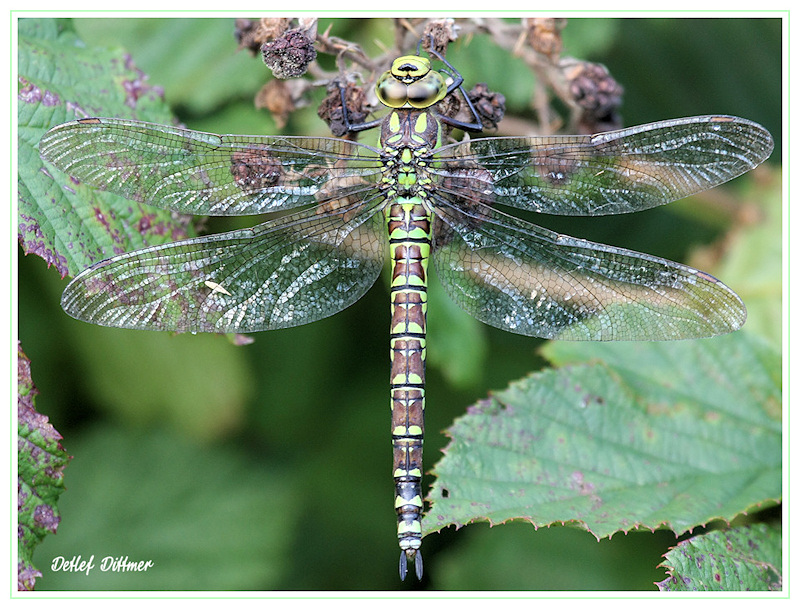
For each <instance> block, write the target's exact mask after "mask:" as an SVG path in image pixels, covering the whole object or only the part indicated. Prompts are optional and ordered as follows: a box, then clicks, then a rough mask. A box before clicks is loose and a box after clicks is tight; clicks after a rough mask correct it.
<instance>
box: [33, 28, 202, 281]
mask: <svg viewBox="0 0 800 609" xmlns="http://www.w3.org/2000/svg"><path fill="white" fill-rule="evenodd" d="M17 96H18V100H19V105H18V108H19V111H18V122H19V140H18V147H19V176H18V194H19V218H18V224H19V231H18V237H19V242H20V244H21V245H22V248H23V250H24V251H25V253H26V254H36V255H38V256H40V257H42V258H43V259H44V260H45V261H46V262H47V263H48V265H54V266H55V267H56V268H57V269H58V271H59V272H60V273H61V275H62V277H63V276H66V275H75V274H76V273H77V272H78V271H81V270H82V269H83V268H85V267H87V266H89V265H90V264H92V263H94V262H98V261H100V260H102V259H104V258H108V257H110V256H113V255H115V254H119V253H122V252H124V251H130V250H132V249H136V248H140V247H144V246H147V245H155V244H159V243H165V242H168V241H174V240H175V239H178V238H181V237H185V236H187V232H188V231H189V230H190V228H189V227H188V226H187V225H186V224H185V223H183V222H181V221H176V220H175V219H173V217H172V214H171V212H169V211H166V210H158V209H155V208H153V207H150V206H147V205H141V204H139V203H135V202H132V201H128V200H125V199H122V198H121V197H118V196H114V195H111V194H109V193H107V192H102V191H99V190H97V189H94V188H89V187H87V186H84V185H82V184H81V183H80V182H79V181H78V180H75V179H73V178H70V177H69V176H66V175H64V174H63V173H61V172H59V171H57V170H56V169H54V168H53V167H51V166H45V165H44V164H43V163H42V161H41V159H40V158H39V151H38V144H39V140H40V139H41V137H42V136H43V135H44V134H45V132H46V131H47V130H48V129H50V128H51V127H54V126H55V125H58V124H60V123H63V122H66V121H68V120H72V119H75V118H82V117H86V116H112V117H125V118H136V119H139V120H145V121H151V122H158V123H170V122H172V116H171V114H170V112H169V109H168V108H167V105H166V104H165V102H164V100H163V99H162V92H161V90H160V89H159V88H158V87H153V86H151V85H149V84H148V83H147V77H146V76H145V75H144V74H143V73H142V72H141V71H140V70H138V69H137V68H136V66H135V65H134V64H133V62H132V60H131V58H130V56H128V55H126V54H125V53H124V52H123V51H121V50H119V49H117V50H108V49H97V48H87V47H86V46H85V45H83V44H82V43H81V41H80V40H79V39H78V38H77V36H76V35H75V33H74V32H73V31H72V30H71V28H70V26H69V25H68V22H64V21H57V20H51V19H24V20H21V21H20V22H19V81H18V89H17Z"/></svg>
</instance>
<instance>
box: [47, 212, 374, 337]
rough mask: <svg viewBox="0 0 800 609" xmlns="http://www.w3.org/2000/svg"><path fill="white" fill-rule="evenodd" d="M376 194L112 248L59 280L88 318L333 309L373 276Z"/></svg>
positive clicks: (283, 320) (231, 323)
mask: <svg viewBox="0 0 800 609" xmlns="http://www.w3.org/2000/svg"><path fill="white" fill-rule="evenodd" d="M379 204H380V200H379V199H377V198H376V199H374V200H373V201H371V202H369V203H366V204H364V205H360V206H359V207H358V208H357V211H355V210H346V209H338V210H334V211H330V212H328V213H326V214H320V213H319V212H318V210H314V209H311V210H304V211H302V212H298V213H295V214H292V215H289V216H286V217H283V218H280V219H277V220H274V221H270V222H265V223H263V224H260V225H258V226H256V227H254V228H251V229H244V230H236V231H232V232H228V233H223V234H218V235H209V236H205V237H200V238H196V239H189V240H186V241H179V242H176V243H169V244H166V245H161V246H157V247H150V248H146V249H141V250H138V251H134V252H130V253H127V254H123V255H120V256H116V257H114V258H111V259H109V260H105V261H102V262H100V263H98V264H95V265H94V266H91V267H89V268H88V269H86V270H85V271H83V272H82V273H80V274H79V275H78V276H77V277H76V278H75V279H73V280H72V282H71V283H70V284H69V285H68V286H67V288H66V290H65V291H64V294H63V296H62V298H61V305H62V307H63V308H64V310H65V311H66V312H67V313H68V314H69V315H71V316H72V317H75V318H76V319H81V320H84V321H88V322H90V323H95V324H100V325H104V326H114V327H119V328H137V329H145V330H171V331H178V332H187V331H188V332H255V331H259V330H273V329H276V328H288V327H291V326H297V325H301V324H305V323H310V322H312V321H315V320H317V319H321V318H323V317H327V316H329V315H333V314H334V313H337V312H338V311H341V310H342V309H344V308H346V307H348V306H350V305H351V304H353V303H354V302H355V301H357V300H358V299H359V298H360V297H361V296H362V295H363V294H364V292H366V290H367V289H368V288H369V287H370V286H371V285H372V284H373V283H374V282H375V279H376V278H377V276H378V274H379V273H380V270H381V268H382V266H383V262H384V260H385V256H386V241H387V237H386V229H385V227H384V226H383V223H382V220H383V214H381V213H379V211H377V209H379Z"/></svg>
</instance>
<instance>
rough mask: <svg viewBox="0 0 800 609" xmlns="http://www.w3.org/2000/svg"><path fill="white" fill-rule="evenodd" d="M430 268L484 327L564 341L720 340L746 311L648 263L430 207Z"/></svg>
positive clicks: (716, 286)
mask: <svg viewBox="0 0 800 609" xmlns="http://www.w3.org/2000/svg"><path fill="white" fill-rule="evenodd" d="M433 261H434V266H435V268H436V271H437V274H438V275H439V278H440V279H441V281H442V284H443V285H444V287H445V289H446V291H447V292H448V294H449V295H450V296H451V297H452V298H453V300H455V301H456V302H457V303H458V304H459V305H460V306H461V307H462V308H463V309H464V310H465V311H467V312H468V313H470V314H471V315H473V316H474V317H476V318H477V319H479V320H481V321H483V322H484V323H487V324H489V325H492V326H495V327H498V328H501V329H503V330H507V331H509V332H515V333H517V334H525V335H528V336H538V337H542V338H558V339H565V340H670V339H681V338H700V337H706V336H714V335H717V334H724V333H727V332H731V331H733V330H736V329H737V328H739V327H740V326H741V325H742V324H743V323H744V320H745V317H746V311H745V308H744V305H743V304H742V301H741V300H740V299H739V297H738V296H737V295H736V294H735V293H734V292H733V291H732V290H730V289H729V288H728V287H727V286H725V285H724V284H722V283H721V282H719V281H718V280H716V279H715V278H714V277H711V276H710V275H708V274H706V273H703V272H702V271H698V270H695V269H693V268H690V267H688V266H684V265H681V264H677V263H675V262H670V261H668V260H664V259H661V258H657V257H655V256H648V255H647V254H640V253H638V252H633V251H629V250H625V249H621V248H616V247H611V246H607V245H601V244H598V243H592V242H590V241H586V240H583V239H575V238H573V237H568V236H565V235H559V234H557V233H554V232H552V231H549V230H546V229H543V228H541V227H538V226H536V225H534V224H530V223H528V222H525V221H523V220H520V219H518V218H514V217H512V216H508V215H505V214H502V213H501V212H498V211H497V210H492V209H490V208H488V207H485V206H480V211H479V212H472V213H469V214H467V213H464V212H462V211H460V210H458V209H456V208H455V207H454V206H453V205H452V203H450V202H448V201H446V200H439V201H438V206H437V209H436V218H435V221H434V247H433Z"/></svg>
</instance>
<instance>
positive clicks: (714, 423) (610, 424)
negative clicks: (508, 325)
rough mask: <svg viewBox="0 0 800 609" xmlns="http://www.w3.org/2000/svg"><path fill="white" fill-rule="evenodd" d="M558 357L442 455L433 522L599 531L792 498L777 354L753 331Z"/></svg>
mask: <svg viewBox="0 0 800 609" xmlns="http://www.w3.org/2000/svg"><path fill="white" fill-rule="evenodd" d="M546 353H547V354H548V356H550V357H551V358H555V359H556V360H558V361H559V362H561V363H562V365H563V363H564V362H566V361H576V360H586V359H589V360H592V361H596V362H598V363H594V364H578V365H570V366H567V367H564V368H561V369H558V370H547V371H544V372H541V373H537V374H534V375H531V376H530V377H528V378H526V379H523V380H521V381H519V382H516V383H514V384H512V385H511V386H510V387H509V388H508V389H507V390H505V391H502V392H498V393H497V394H495V395H493V396H492V397H491V398H490V399H488V400H485V401H483V402H480V403H478V404H476V405H475V406H473V407H472V408H470V410H469V412H468V414H467V415H466V416H464V417H462V418H461V419H459V420H457V421H456V423H455V425H454V426H453V427H452V428H451V429H450V430H449V432H448V435H449V436H450V437H451V438H452V441H451V443H450V445H449V447H448V448H447V449H446V454H445V457H444V458H443V459H442V460H441V461H440V462H439V464H437V466H436V469H435V473H436V475H437V476H438V480H437V481H436V483H435V485H434V487H433V489H432V491H431V499H432V501H433V508H432V509H431V511H430V513H429V514H428V515H427V517H426V520H425V531H426V532H427V533H429V532H432V531H437V530H440V529H442V528H443V527H446V526H448V525H451V524H455V525H456V526H461V525H464V524H468V523H470V522H474V521H476V520H488V521H489V522H491V523H500V522H504V521H506V520H509V519H513V518H522V519H525V520H527V521H529V522H531V523H532V524H534V525H535V526H547V525H550V524H554V523H568V524H570V525H573V526H578V527H581V528H584V529H586V530H588V531H590V532H591V533H592V534H594V535H595V536H596V537H598V538H602V537H605V536H610V535H612V534H613V533H615V532H617V531H629V530H633V529H636V528H647V529H656V528H669V529H672V530H673V531H675V532H676V533H682V532H684V531H687V530H690V529H692V528H693V527H696V526H699V525H702V524H705V523H707V522H709V521H710V520H713V519H717V518H721V519H725V520H730V519H732V518H733V517H734V516H736V515H738V514H741V513H743V512H747V511H749V510H753V509H754V508H756V507H758V506H761V505H764V504H771V503H772V502H775V501H778V500H780V497H781V411H780V408H781V393H780V356H779V355H778V354H777V353H775V352H774V351H772V349H771V348H770V347H769V346H767V345H766V344H765V343H764V342H763V341H762V340H759V339H755V338H752V337H750V336H748V335H747V334H745V333H742V332H740V333H737V334H733V335H729V336H723V337H717V338H714V339H708V340H698V341H682V342H674V343H567V342H564V343H556V342H554V343H550V344H549V345H548V347H547V348H546Z"/></svg>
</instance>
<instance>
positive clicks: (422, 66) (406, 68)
mask: <svg viewBox="0 0 800 609" xmlns="http://www.w3.org/2000/svg"><path fill="white" fill-rule="evenodd" d="M389 71H390V72H391V73H392V74H393V75H394V77H395V78H397V79H398V80H402V81H405V82H409V81H411V80H416V79H418V78H422V77H423V76H425V75H426V74H427V73H428V72H430V71H431V62H430V61H428V60H427V59H426V58H425V57H419V56H417V55H404V56H403V57H398V58H397V59H395V60H394V61H393V62H392V69H391V70H389Z"/></svg>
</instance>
